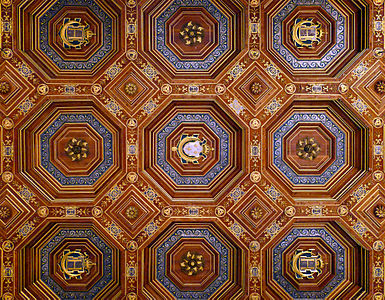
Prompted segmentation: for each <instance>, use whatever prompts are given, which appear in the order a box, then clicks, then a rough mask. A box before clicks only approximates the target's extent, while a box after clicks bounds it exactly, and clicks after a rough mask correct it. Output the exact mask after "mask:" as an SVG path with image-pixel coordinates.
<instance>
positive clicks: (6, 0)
mask: <svg viewBox="0 0 385 300" xmlns="http://www.w3.org/2000/svg"><path fill="white" fill-rule="evenodd" d="M1 4H2V5H4V6H5V7H9V6H11V5H12V0H1Z"/></svg>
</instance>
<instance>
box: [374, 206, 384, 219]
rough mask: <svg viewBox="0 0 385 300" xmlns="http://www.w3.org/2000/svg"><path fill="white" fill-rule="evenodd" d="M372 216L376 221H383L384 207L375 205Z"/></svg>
mask: <svg viewBox="0 0 385 300" xmlns="http://www.w3.org/2000/svg"><path fill="white" fill-rule="evenodd" d="M374 215H375V216H376V217H377V218H378V219H384V218H385V206H384V205H377V206H376V207H375V208H374Z"/></svg>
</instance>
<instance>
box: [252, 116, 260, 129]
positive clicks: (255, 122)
mask: <svg viewBox="0 0 385 300" xmlns="http://www.w3.org/2000/svg"><path fill="white" fill-rule="evenodd" d="M249 125H250V127H251V129H259V128H260V127H261V121H260V120H259V119H257V118H254V119H251V120H250V122H249Z"/></svg>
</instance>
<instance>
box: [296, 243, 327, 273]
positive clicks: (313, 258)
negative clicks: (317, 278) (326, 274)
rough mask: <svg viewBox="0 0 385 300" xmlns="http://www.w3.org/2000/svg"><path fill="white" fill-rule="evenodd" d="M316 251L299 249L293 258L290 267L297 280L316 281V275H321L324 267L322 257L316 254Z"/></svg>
mask: <svg viewBox="0 0 385 300" xmlns="http://www.w3.org/2000/svg"><path fill="white" fill-rule="evenodd" d="M313 251H314V249H309V250H302V249H297V250H296V251H295V253H294V255H293V257H292V260H291V262H290V266H291V268H292V270H293V272H294V274H295V278H297V279H304V278H307V279H314V275H315V274H317V275H320V274H321V273H322V269H323V267H324V262H323V260H322V258H321V255H316V254H314V252H313Z"/></svg>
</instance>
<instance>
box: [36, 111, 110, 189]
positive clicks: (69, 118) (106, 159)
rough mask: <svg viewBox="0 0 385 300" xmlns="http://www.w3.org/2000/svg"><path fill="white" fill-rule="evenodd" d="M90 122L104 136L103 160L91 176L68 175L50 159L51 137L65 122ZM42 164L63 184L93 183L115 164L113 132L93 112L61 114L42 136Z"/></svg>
mask: <svg viewBox="0 0 385 300" xmlns="http://www.w3.org/2000/svg"><path fill="white" fill-rule="evenodd" d="M79 123H86V124H89V125H90V126H91V127H92V128H93V129H94V130H95V131H96V132H97V133H98V134H99V135H100V136H101V137H102V138H103V149H104V150H103V151H104V153H103V161H102V163H101V164H100V165H99V166H98V167H97V168H95V170H94V171H92V173H91V174H90V175H89V176H73V177H67V176H65V175H64V174H63V173H62V172H61V171H59V170H58V169H57V168H56V167H55V166H54V165H53V164H52V162H51V160H50V152H51V151H52V149H50V139H51V137H52V136H53V135H54V134H55V133H56V132H57V131H58V130H59V129H60V128H61V127H62V126H63V125H64V124H79ZM40 146H41V149H40V154H41V164H42V166H43V167H44V168H45V169H46V170H47V171H48V172H49V173H50V174H51V175H52V176H53V177H54V178H55V179H56V180H57V181H59V182H60V183H61V184H62V185H92V184H94V183H95V182H96V181H97V180H98V179H99V178H100V177H101V176H102V175H103V174H104V173H105V172H106V171H107V170H108V169H109V168H110V167H111V166H112V164H113V161H114V160H113V153H114V150H113V149H114V145H113V143H112V134H111V132H109V131H108V130H107V128H105V127H104V126H103V125H102V124H101V123H100V122H99V121H98V120H97V119H96V118H95V117H94V116H93V115H92V114H61V115H59V117H58V118H57V119H56V120H55V121H53V122H52V124H51V125H50V126H49V127H48V128H47V129H46V130H45V131H44V132H43V133H42V134H41V136H40Z"/></svg>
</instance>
